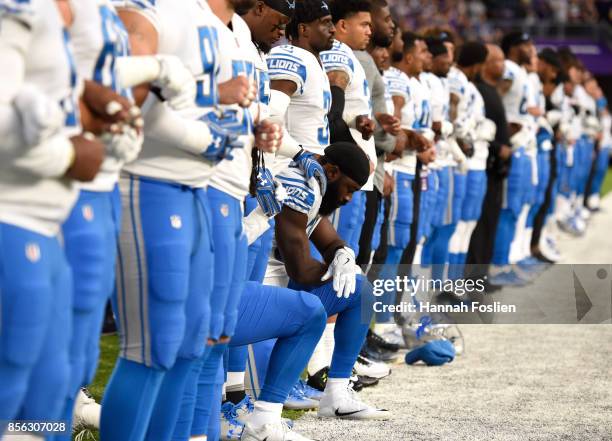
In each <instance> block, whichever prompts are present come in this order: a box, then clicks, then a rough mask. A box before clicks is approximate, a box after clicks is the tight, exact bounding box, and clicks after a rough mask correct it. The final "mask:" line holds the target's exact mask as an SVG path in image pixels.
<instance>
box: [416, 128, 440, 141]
mask: <svg viewBox="0 0 612 441" xmlns="http://www.w3.org/2000/svg"><path fill="white" fill-rule="evenodd" d="M419 133H420V134H421V135H423V137H424V138H425V139H426V140H428V141H429V142H433V140H434V139H435V138H436V133H435V132H434V131H433V130H431V129H421V130H419Z"/></svg>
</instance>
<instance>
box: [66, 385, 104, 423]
mask: <svg viewBox="0 0 612 441" xmlns="http://www.w3.org/2000/svg"><path fill="white" fill-rule="evenodd" d="M101 411H102V407H101V406H100V405H99V404H98V403H96V400H94V398H93V397H92V396H91V395H90V394H89V391H88V390H87V389H85V388H81V390H79V394H78V395H77V398H76V401H75V403H74V410H73V411H72V428H73V430H74V431H80V430H83V429H99V428H100V413H101Z"/></svg>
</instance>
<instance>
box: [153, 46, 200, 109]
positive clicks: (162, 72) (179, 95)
mask: <svg viewBox="0 0 612 441" xmlns="http://www.w3.org/2000/svg"><path fill="white" fill-rule="evenodd" d="M155 58H156V59H157V61H158V62H159V77H158V78H157V80H156V81H155V82H154V84H155V85H156V86H159V87H160V88H161V90H162V96H163V97H164V98H165V99H167V100H168V104H169V105H170V107H172V108H173V109H177V110H178V109H184V108H186V107H188V106H190V105H192V104H193V103H194V102H195V96H196V81H195V78H194V77H193V75H192V73H191V71H190V70H189V69H188V68H187V67H186V66H185V65H184V64H183V62H182V61H181V60H180V59H179V58H178V57H175V56H174V55H156V57H155Z"/></svg>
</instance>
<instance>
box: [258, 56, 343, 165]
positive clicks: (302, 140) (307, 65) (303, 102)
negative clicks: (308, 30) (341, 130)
mask: <svg viewBox="0 0 612 441" xmlns="http://www.w3.org/2000/svg"><path fill="white" fill-rule="evenodd" d="M268 69H269V75H270V80H271V81H273V80H286V81H291V82H293V83H295V84H296V85H297V90H296V91H295V93H294V94H293V96H292V97H291V101H290V103H289V107H288V109H287V116H286V121H285V127H286V129H287V132H288V133H289V134H290V135H291V136H292V137H293V139H295V140H296V141H297V142H298V143H299V144H300V145H302V147H304V149H306V150H308V151H310V152H313V153H317V154H320V155H322V154H323V150H324V149H325V148H326V147H327V146H328V145H329V122H328V120H327V114H328V113H329V111H330V109H331V90H330V87H329V79H328V78H327V74H326V73H325V71H324V70H323V67H322V66H321V62H320V60H319V59H318V58H317V57H316V56H315V55H314V54H312V53H311V52H309V51H307V50H305V49H302V48H299V47H297V46H291V45H285V46H278V47H275V48H274V49H272V51H271V52H270V54H269V55H268Z"/></svg>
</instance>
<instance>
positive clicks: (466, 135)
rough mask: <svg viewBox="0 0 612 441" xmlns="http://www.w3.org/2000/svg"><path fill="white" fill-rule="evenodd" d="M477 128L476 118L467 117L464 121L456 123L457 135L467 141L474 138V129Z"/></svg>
mask: <svg viewBox="0 0 612 441" xmlns="http://www.w3.org/2000/svg"><path fill="white" fill-rule="evenodd" d="M475 129H476V121H475V120H474V118H466V119H464V120H463V121H460V122H459V123H456V124H455V135H456V136H457V138H459V139H464V140H466V141H469V142H471V141H473V140H474V135H473V134H474V130H475Z"/></svg>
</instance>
